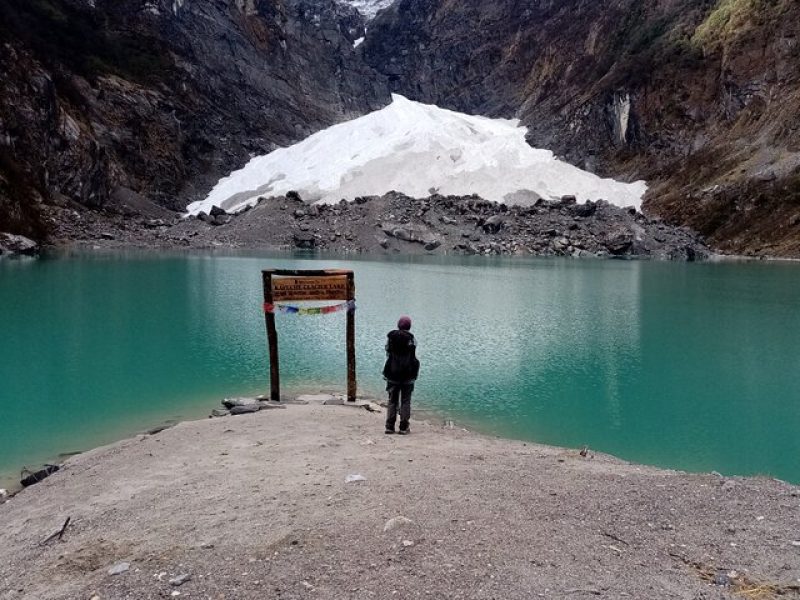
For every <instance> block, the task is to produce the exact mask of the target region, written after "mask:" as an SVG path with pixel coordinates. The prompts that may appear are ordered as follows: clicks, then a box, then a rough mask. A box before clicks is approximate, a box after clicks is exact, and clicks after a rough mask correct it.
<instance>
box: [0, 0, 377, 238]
mask: <svg viewBox="0 0 800 600" xmlns="http://www.w3.org/2000/svg"><path fill="white" fill-rule="evenodd" d="M0 22H2V23H3V27H0V73H2V74H3V75H2V77H0V106H2V108H1V109H0V231H12V232H15V233H23V234H26V235H30V236H33V237H37V238H42V237H44V236H45V235H46V234H47V229H48V224H47V220H48V218H49V217H48V216H47V215H43V214H42V213H43V212H45V211H44V210H43V207H44V205H53V204H54V205H56V206H60V207H62V208H63V210H68V213H67V214H68V216H67V218H73V216H74V218H79V215H77V214H75V215H73V213H72V211H71V210H69V209H71V208H81V207H90V208H103V209H104V210H111V211H115V210H116V211H122V212H137V213H145V214H149V215H150V216H152V217H159V216H161V212H162V211H161V209H160V208H159V207H161V206H163V207H168V208H173V209H179V208H183V207H185V206H186V204H187V203H188V202H189V201H191V200H195V199H197V198H199V197H201V196H202V195H203V194H204V193H205V192H207V191H208V189H210V187H211V185H213V183H215V182H216V180H217V179H218V178H219V177H220V176H222V175H224V174H227V173H228V172H229V171H230V170H231V169H233V168H235V167H239V166H241V165H242V164H243V163H244V162H246V160H247V159H248V158H249V157H250V156H251V155H253V154H257V153H258V154H261V153H265V152H268V151H270V150H272V149H274V148H275V147H276V146H278V145H285V144H288V143H291V142H295V141H297V140H299V139H302V138H303V137H305V136H307V135H308V134H309V133H311V132H313V131H316V130H318V129H320V128H322V127H326V126H328V125H330V124H332V123H335V122H338V121H341V120H344V119H346V118H349V117H352V116H354V115H358V114H363V113H364V112H368V111H370V110H372V109H376V108H379V107H381V106H382V105H384V104H386V103H388V102H389V94H388V88H387V86H386V84H385V82H384V79H383V78H382V77H381V76H380V75H378V74H376V73H375V72H373V71H372V70H371V69H370V68H369V67H366V66H365V65H364V63H363V62H362V61H361V60H360V59H359V58H358V57H357V56H356V54H355V52H354V50H353V41H354V40H355V39H356V38H357V37H358V36H360V35H362V34H363V29H364V17H363V16H362V15H360V14H359V13H358V12H357V11H356V10H355V8H353V7H350V6H347V5H345V4H340V3H338V2H335V1H334V0H231V1H229V2H228V1H224V2H223V1H211V0H4V1H3V2H2V3H0ZM42 203H44V204H42ZM46 212H47V214H48V215H49V214H51V213H52V212H53V211H50V210H48V211H46ZM62 212H63V211H62ZM56 213H58V211H56ZM57 216H58V215H57Z"/></svg>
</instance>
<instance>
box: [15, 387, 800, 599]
mask: <svg viewBox="0 0 800 600" xmlns="http://www.w3.org/2000/svg"><path fill="white" fill-rule="evenodd" d="M369 406H370V407H372V409H373V410H375V408H374V405H369ZM218 414H224V411H222V412H219V413H218ZM383 418H384V415H383V414H381V412H380V409H378V411H377V412H374V413H373V412H369V411H368V410H364V408H363V407H362V406H360V405H359V406H347V405H344V406H342V405H335V406H325V405H323V404H322V400H321V399H316V398H311V399H310V403H309V404H305V405H294V404H292V405H289V406H288V407H286V408H285V409H283V410H260V411H257V412H254V413H252V414H243V415H240V416H223V417H220V418H214V419H209V420H205V421H197V422H187V423H181V424H179V425H177V426H175V427H174V428H170V429H167V430H163V431H159V432H157V433H153V434H148V435H140V436H138V437H136V438H133V439H129V440H125V441H121V442H118V443H116V444H113V445H110V446H106V447H103V448H99V449H96V450H93V451H90V452H87V453H85V454H82V455H79V456H76V457H73V458H70V459H69V460H68V461H67V462H66V464H65V466H64V468H63V469H62V470H61V471H59V472H58V473H56V474H54V475H52V476H51V477H49V478H48V479H46V480H45V481H43V482H41V483H39V484H37V485H35V486H33V487H31V488H28V489H26V490H24V491H23V492H21V493H19V494H18V495H16V496H14V497H12V498H11V499H10V500H9V501H7V502H6V503H5V504H2V505H0V522H2V524H3V526H2V529H0V599H2V600H11V599H13V600H18V599H30V600H33V599H36V600H45V599H64V600H66V599H69V600H76V599H85V600H90V599H94V600H111V599H137V600H142V599H150V598H152V599H160V598H197V599H201V598H203V599H222V598H226V599H229V598H230V599H233V598H235V599H264V598H287V599H288V598H298V599H301V598H302V599H308V598H330V599H341V598H352V599H362V598H364V599H366V598H476V599H478V598H480V599H490V598H495V599H517V598H519V599H523V598H524V599H526V600H527V599H530V598H576V599H580V598H685V599H698V600H699V599H717V598H793V597H794V598H796V597H798V595H799V593H798V589H800V587H798V586H800V539H799V538H800V489H798V488H797V487H793V486H791V485H789V484H786V483H782V482H779V481H775V480H770V479H766V478H757V479H739V478H724V477H721V476H718V475H715V474H711V475H691V474H685V473H680V472H673V471H666V470H659V469H655V468H650V467H642V466H637V465H632V464H627V463H624V462H622V461H620V460H617V459H614V458H611V457H608V456H604V455H600V454H596V453H594V452H593V451H592V450H590V449H587V450H584V451H580V450H569V449H558V448H552V447H545V446H540V445H536V444H531V443H523V442H519V441H511V440H503V439H495V438H490V437H485V436H482V435H478V434H475V433H471V432H468V431H465V430H463V429H460V428H459V427H458V426H454V425H453V424H452V423H451V422H445V424H442V422H441V420H440V419H435V418H432V417H431V418H430V420H429V421H427V422H424V421H414V422H413V423H412V434H411V435H410V436H387V435H384V434H383V427H382V425H383ZM67 517H70V522H69V525H68V526H67V527H66V529H65V530H64V532H63V535H62V536H61V538H60V539H59V538H58V536H54V537H51V536H52V534H53V533H54V532H58V531H59V529H60V528H61V527H62V525H63V523H64V522H65V520H66V519H67ZM48 537H50V538H51V539H50V540H48V541H45V540H47V538H48Z"/></svg>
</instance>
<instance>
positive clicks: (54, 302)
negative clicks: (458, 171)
mask: <svg viewBox="0 0 800 600" xmlns="http://www.w3.org/2000/svg"><path fill="white" fill-rule="evenodd" d="M268 267H279V268H310V269H316V268H323V267H346V268H352V269H354V270H355V272H356V285H357V292H358V294H357V295H358V301H359V310H358V316H357V330H358V361H359V363H358V374H359V379H360V384H361V388H362V390H365V391H368V392H371V393H374V394H379V393H381V390H382V385H381V379H380V369H381V366H382V362H383V344H384V336H385V334H386V332H387V331H388V330H389V329H390V328H391V327H392V326H393V324H394V322H395V320H396V318H397V316H398V315H400V314H401V313H408V314H410V315H412V317H413V318H414V331H415V333H416V334H417V337H418V340H419V344H420V347H419V357H420V359H421V361H422V373H421V380H420V382H419V384H418V386H417V393H416V402H417V406H419V407H424V408H429V409H435V410H439V411H442V412H444V413H447V414H450V415H453V416H454V417H455V418H456V419H457V420H460V421H461V422H465V423H468V424H470V425H471V426H473V427H477V428H479V429H482V430H484V431H488V432H491V433H497V434H501V435H505V436H510V437H515V438H520V439H528V440H535V441H540V442H545V443H551V444H558V445H565V446H572V447H575V446H580V445H583V444H588V445H589V446H590V447H591V448H593V449H596V450H601V451H605V452H609V453H612V454H616V455H618V456H621V457H624V458H626V459H630V460H633V461H637V462H644V463H649V464H655V465H662V466H668V467H674V468H680V469H688V470H705V471H708V470H717V471H720V472H723V473H726V474H756V473H763V474H769V475H772V476H775V477H780V478H783V479H787V480H791V481H794V482H800V352H798V345H799V344H800V310H798V306H799V305H800V266H798V265H795V264H758V263H723V264H671V263H653V262H616V261H573V260H545V259H537V260H525V259H507V260H501V259H497V260H488V259H487V260H483V259H478V258H475V259H460V258H451V259H416V260H411V259H404V260H394V261H383V262H378V261H373V262H370V261H350V262H348V261H342V260H314V261H310V260H301V259H290V258H287V257H286V256H285V255H284V256H282V257H277V258H276V257H268V256H211V255H167V256H163V255H162V256H159V255H155V254H148V255H136V254H133V255H104V256H83V257H71V258H66V257H65V258H59V259H47V260H38V261H0V318H1V319H2V321H1V322H0V339H2V346H1V347H2V352H3V354H4V356H3V360H2V361H0V473H2V474H3V477H5V480H4V482H5V483H8V482H9V475H10V474H11V473H13V472H14V471H16V470H18V469H19V467H20V466H22V465H31V466H34V465H37V464H40V463H42V462H44V461H46V460H51V459H53V457H55V456H56V455H58V454H59V453H62V452H70V451H77V450H82V449H87V448H90V447H93V446H95V445H98V444H100V443H105V442H109V441H113V440H115V439H119V438H120V437H124V436H126V435H129V434H130V433H134V432H137V431H141V430H142V429H144V428H148V427H151V426H153V425H155V424H158V423H160V422H163V421H164V420H166V419H180V418H187V417H197V416H203V415H205V414H207V412H208V411H209V409H210V408H212V407H213V406H215V405H216V404H217V403H218V402H219V399H220V398H221V397H224V396H226V395H234V394H244V393H254V392H265V391H267V390H268V381H269V380H268V372H267V352H266V342H265V337H266V336H265V333H264V322H263V314H262V312H261V294H262V292H261V279H260V270H261V269H262V268H268ZM278 321H279V323H278V327H279V334H280V341H281V353H282V354H281V368H282V373H281V374H282V379H283V384H284V390H285V391H292V390H300V389H321V388H333V389H342V388H343V387H344V379H345V356H344V315H343V314H337V315H331V316H323V317H298V316H291V315H279V316H278ZM377 432H379V429H378V430H376V433H377ZM2 481H3V480H2V479H0V482H2Z"/></svg>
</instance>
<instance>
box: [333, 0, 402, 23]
mask: <svg viewBox="0 0 800 600" xmlns="http://www.w3.org/2000/svg"><path fill="white" fill-rule="evenodd" d="M339 1H340V2H341V3H342V4H349V5H350V6H352V7H354V8H355V9H356V10H357V11H358V12H360V13H361V14H362V15H364V17H365V18H366V19H367V20H370V19H373V18H375V15H376V14H378V11H379V10H383V9H384V8H386V7H387V6H391V4H392V2H394V0H339Z"/></svg>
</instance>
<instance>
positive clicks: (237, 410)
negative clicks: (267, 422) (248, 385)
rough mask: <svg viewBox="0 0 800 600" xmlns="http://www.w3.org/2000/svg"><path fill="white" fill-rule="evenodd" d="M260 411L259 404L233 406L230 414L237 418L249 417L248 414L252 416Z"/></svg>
mask: <svg viewBox="0 0 800 600" xmlns="http://www.w3.org/2000/svg"><path fill="white" fill-rule="evenodd" d="M260 410H261V405H260V404H249V405H246V406H234V407H233V408H232V409H231V414H232V415H234V416H237V415H250V414H253V413H257V412H258V411H260Z"/></svg>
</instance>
